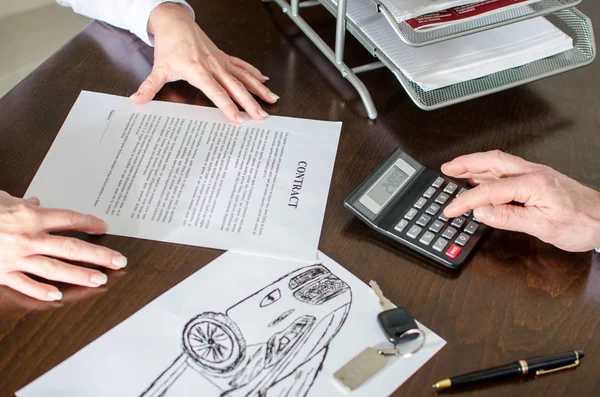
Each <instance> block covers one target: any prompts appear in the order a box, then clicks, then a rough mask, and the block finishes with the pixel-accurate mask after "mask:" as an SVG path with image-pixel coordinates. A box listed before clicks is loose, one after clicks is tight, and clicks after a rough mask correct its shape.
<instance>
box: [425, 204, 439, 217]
mask: <svg viewBox="0 0 600 397" xmlns="http://www.w3.org/2000/svg"><path fill="white" fill-rule="evenodd" d="M440 208H442V207H440V206H439V205H437V204H431V205H430V206H429V208H427V211H425V212H427V213H428V214H429V215H435V214H437V213H438V211H439V210H440Z"/></svg>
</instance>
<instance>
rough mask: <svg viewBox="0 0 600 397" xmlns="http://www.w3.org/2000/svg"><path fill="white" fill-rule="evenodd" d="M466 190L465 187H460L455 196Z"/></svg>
mask: <svg viewBox="0 0 600 397" xmlns="http://www.w3.org/2000/svg"><path fill="white" fill-rule="evenodd" d="M466 191H467V189H465V188H464V187H461V188H460V190H459V191H458V193H456V197H458V196H460V195H461V194H463V193H464V192H466Z"/></svg>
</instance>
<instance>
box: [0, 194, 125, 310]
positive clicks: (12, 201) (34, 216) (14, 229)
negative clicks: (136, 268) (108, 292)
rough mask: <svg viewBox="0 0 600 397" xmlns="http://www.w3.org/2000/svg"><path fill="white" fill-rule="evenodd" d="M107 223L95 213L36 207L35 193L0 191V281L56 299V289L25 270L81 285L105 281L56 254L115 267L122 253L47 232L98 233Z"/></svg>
mask: <svg viewBox="0 0 600 397" xmlns="http://www.w3.org/2000/svg"><path fill="white" fill-rule="evenodd" d="M107 228H108V225H107V224H106V223H105V222H104V221H102V220H100V219H98V218H96V217H95V216H92V215H84V214H80V213H78V212H74V211H69V210H61V209H48V208H42V207H40V201H39V200H38V199H37V198H30V199H27V200H25V199H20V198H17V197H13V196H11V195H9V194H8V193H6V192H3V191H0V285H6V286H8V287H9V288H12V289H14V290H16V291H19V292H21V293H23V294H25V295H29V296H31V297H33V298H36V299H39V300H43V301H57V300H60V299H62V293H61V292H60V291H59V290H58V288H56V287H55V286H53V285H50V284H46V283H41V282H38V281H35V280H33V279H32V278H30V277H29V276H27V274H31V275H35V276H39V277H42V278H44V279H47V280H53V281H59V282H63V283H69V284H77V285H83V286H86V287H99V286H101V285H104V284H106V281H107V276H106V274H104V273H102V272H100V271H98V270H93V269H87V268H84V267H81V266H76V265H71V264H68V263H65V262H62V261H61V260H60V259H65V260H70V261H76V262H85V263H89V264H93V265H99V266H103V267H106V268H108V269H115V270H116V269H121V268H123V267H125V266H126V265H127V259H126V258H125V257H124V256H123V255H121V254H120V253H118V252H116V251H113V250H111V249H109V248H106V247H101V246H97V245H94V244H90V243H88V242H85V241H82V240H79V239H76V238H72V237H63V236H56V235H52V234H50V232H58V231H67V230H75V231H81V232H86V233H89V234H104V233H105V232H106V230H107ZM56 258H60V259H56Z"/></svg>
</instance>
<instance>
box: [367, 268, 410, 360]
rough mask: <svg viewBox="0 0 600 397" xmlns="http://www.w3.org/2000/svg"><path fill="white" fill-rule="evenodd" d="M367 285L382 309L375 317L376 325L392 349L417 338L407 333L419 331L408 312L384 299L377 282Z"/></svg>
mask: <svg viewBox="0 0 600 397" xmlns="http://www.w3.org/2000/svg"><path fill="white" fill-rule="evenodd" d="M369 285H370V286H371V288H372V289H373V291H374V292H375V295H377V297H378V298H379V304H380V305H381V308H382V309H383V311H382V312H381V313H379V315H377V323H378V324H379V326H380V327H381V330H382V331H383V333H384V335H385V337H386V338H387V340H388V341H390V343H391V344H393V345H394V348H395V347H396V345H398V344H400V343H404V342H409V341H411V340H415V339H417V338H418V336H419V334H418V333H407V332H408V331H410V330H415V329H419V326H418V325H417V322H416V321H415V319H414V318H413V317H412V316H411V315H410V313H409V312H408V310H406V309H405V308H403V307H396V305H394V304H393V303H392V302H391V301H390V300H389V299H388V298H386V297H385V296H384V295H383V291H381V288H380V287H379V285H378V284H377V282H375V281H372V280H371V281H370V282H369Z"/></svg>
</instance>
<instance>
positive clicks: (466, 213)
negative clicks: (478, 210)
mask: <svg viewBox="0 0 600 397" xmlns="http://www.w3.org/2000/svg"><path fill="white" fill-rule="evenodd" d="M472 213H473V211H472V210H468V211H467V212H465V213H464V214H463V216H465V217H467V218H468V217H470V216H471V214H472Z"/></svg>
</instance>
